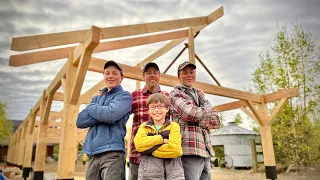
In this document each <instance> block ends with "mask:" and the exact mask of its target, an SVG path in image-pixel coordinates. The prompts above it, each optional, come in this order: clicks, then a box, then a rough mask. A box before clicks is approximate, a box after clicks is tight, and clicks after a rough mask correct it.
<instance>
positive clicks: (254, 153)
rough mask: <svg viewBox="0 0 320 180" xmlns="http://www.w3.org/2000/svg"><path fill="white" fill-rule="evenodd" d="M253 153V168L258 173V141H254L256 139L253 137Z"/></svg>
mask: <svg viewBox="0 0 320 180" xmlns="http://www.w3.org/2000/svg"><path fill="white" fill-rule="evenodd" d="M251 153H252V168H253V172H254V173H256V172H257V169H258V167H257V164H258V162H257V150H256V143H255V141H254V139H251Z"/></svg>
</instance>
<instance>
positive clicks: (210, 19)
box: [137, 7, 224, 67]
mask: <svg viewBox="0 0 320 180" xmlns="http://www.w3.org/2000/svg"><path fill="white" fill-rule="evenodd" d="M223 15H224V10H223V7H220V8H218V9H217V10H215V11H214V12H212V13H211V14H210V15H209V16H208V24H206V25H199V26H195V27H192V32H194V33H197V32H199V31H200V30H202V29H203V28H205V27H206V26H207V25H209V24H211V23H212V22H214V21H216V20H218V19H219V18H220V17H222V16H223ZM186 39H187V37H184V38H179V39H175V40H172V41H170V42H169V43H168V44H166V45H165V46H163V47H162V48H161V49H159V50H158V51H156V52H154V53H153V54H151V55H150V56H148V57H147V58H145V59H144V60H143V61H141V62H140V63H138V64H137V66H139V67H143V66H144V65H146V64H148V63H149V62H151V61H153V60H155V59H157V58H158V57H160V56H162V55H163V54H165V53H166V52H168V51H169V50H171V49H172V48H174V47H176V46H177V45H179V44H180V43H182V42H183V41H184V40H186Z"/></svg>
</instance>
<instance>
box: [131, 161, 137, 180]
mask: <svg viewBox="0 0 320 180" xmlns="http://www.w3.org/2000/svg"><path fill="white" fill-rule="evenodd" d="M129 169H130V170H129V171H130V173H129V180H137V179H138V169H139V164H135V163H130V168H129Z"/></svg>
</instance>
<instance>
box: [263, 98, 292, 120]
mask: <svg viewBox="0 0 320 180" xmlns="http://www.w3.org/2000/svg"><path fill="white" fill-rule="evenodd" d="M287 100H288V98H283V99H281V100H280V102H279V104H277V106H276V107H275V108H274V109H273V111H272V113H271V115H270V116H269V117H268V122H267V123H268V124H272V121H273V119H274V118H275V117H276V116H277V114H278V113H279V112H280V111H281V110H282V108H283V107H284V105H285V103H286V102H287Z"/></svg>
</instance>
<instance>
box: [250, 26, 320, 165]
mask: <svg viewBox="0 0 320 180" xmlns="http://www.w3.org/2000/svg"><path fill="white" fill-rule="evenodd" d="M278 29H279V32H278V33H277V36H276V38H275V41H274V44H273V46H272V47H271V50H270V51H267V52H266V53H264V54H260V56H259V58H260V64H259V65H257V66H256V67H255V68H254V72H253V78H252V79H251V82H252V83H253V84H252V85H253V88H252V89H253V90H254V91H255V92H257V93H261V94H265V93H270V92H274V91H279V90H281V89H288V88H294V87H298V88H299V94H300V95H299V97H297V98H291V99H289V100H288V103H287V104H286V105H285V106H284V108H283V110H282V111H281V113H279V114H278V116H277V117H276V120H275V122H274V123H273V125H272V135H273V139H274V141H275V143H277V144H278V145H279V146H276V147H275V155H276V159H277V161H278V162H281V163H284V164H309V165H310V163H317V161H318V160H319V158H318V160H317V158H316V157H319V154H320V153H319V150H316V148H315V147H314V143H316V142H315V141H316V140H318V139H319V138H320V133H319V132H318V131H316V128H315V127H316V126H319V125H317V124H319V120H320V119H319V114H317V113H318V112H319V110H320V108H319V100H320V82H319V79H320V71H319V70H320V68H319V67H320V61H319V50H318V49H317V47H316V44H315V42H314V41H313V39H312V35H311V34H310V33H308V32H307V31H305V30H304V28H303V27H302V26H301V25H300V24H298V23H293V29H292V33H288V31H287V26H282V27H278ZM273 105H276V103H275V104H273ZM273 108H274V106H273V107H271V108H270V110H272V109H273ZM317 133H318V134H317ZM318 144H319V143H318ZM318 147H319V146H318Z"/></svg>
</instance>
